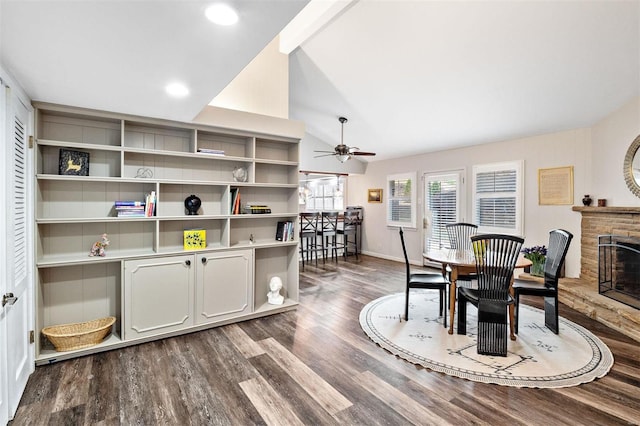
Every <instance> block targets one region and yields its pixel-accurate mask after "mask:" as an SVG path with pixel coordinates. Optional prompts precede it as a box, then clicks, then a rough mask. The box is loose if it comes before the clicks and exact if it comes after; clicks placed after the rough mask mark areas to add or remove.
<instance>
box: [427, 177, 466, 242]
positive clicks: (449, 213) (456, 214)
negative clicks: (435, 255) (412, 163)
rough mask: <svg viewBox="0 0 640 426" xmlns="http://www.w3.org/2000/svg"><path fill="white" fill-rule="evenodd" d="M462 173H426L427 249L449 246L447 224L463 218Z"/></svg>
mask: <svg viewBox="0 0 640 426" xmlns="http://www.w3.org/2000/svg"><path fill="white" fill-rule="evenodd" d="M462 173H463V172H462V171H452V172H446V173H430V174H425V175H424V182H425V185H424V199H425V203H424V204H425V206H424V207H425V212H424V217H425V218H427V221H428V223H429V227H428V229H427V231H428V232H427V233H426V235H425V237H426V241H425V248H426V249H439V248H442V247H448V246H449V236H448V234H447V225H448V224H449V223H455V222H460V221H461V220H462V219H461V217H462V215H461V210H462V209H461V202H460V200H461V198H462V195H463V194H462V181H463V177H462Z"/></svg>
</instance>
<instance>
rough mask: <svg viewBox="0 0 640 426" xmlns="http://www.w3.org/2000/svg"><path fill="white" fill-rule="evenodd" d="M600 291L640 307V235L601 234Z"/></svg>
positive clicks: (599, 256)
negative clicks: (637, 236)
mask: <svg viewBox="0 0 640 426" xmlns="http://www.w3.org/2000/svg"><path fill="white" fill-rule="evenodd" d="M598 291H599V292H600V294H603V295H605V296H607V297H610V298H612V299H613V300H617V301H618V302H622V303H624V304H626V305H629V306H631V307H634V308H636V309H640V238H634V237H625V236H621V235H600V236H599V237H598Z"/></svg>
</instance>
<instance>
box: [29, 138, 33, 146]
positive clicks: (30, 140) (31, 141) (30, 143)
mask: <svg viewBox="0 0 640 426" xmlns="http://www.w3.org/2000/svg"><path fill="white" fill-rule="evenodd" d="M29 149H33V135H31V136H29Z"/></svg>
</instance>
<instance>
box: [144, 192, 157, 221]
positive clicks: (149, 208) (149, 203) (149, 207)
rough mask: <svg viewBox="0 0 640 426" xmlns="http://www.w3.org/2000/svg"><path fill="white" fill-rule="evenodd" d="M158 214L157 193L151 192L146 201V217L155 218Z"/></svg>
mask: <svg viewBox="0 0 640 426" xmlns="http://www.w3.org/2000/svg"><path fill="white" fill-rule="evenodd" d="M155 214H156V191H151V192H150V193H148V194H147V196H146V199H145V210H144V215H145V216H146V217H151V216H155Z"/></svg>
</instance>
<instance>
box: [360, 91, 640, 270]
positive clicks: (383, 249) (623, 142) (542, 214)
mask: <svg viewBox="0 0 640 426" xmlns="http://www.w3.org/2000/svg"><path fill="white" fill-rule="evenodd" d="M638 133H640V98H636V99H634V100H632V101H631V102H629V103H628V104H627V105H625V106H624V107H622V108H621V109H620V110H618V111H615V112H614V113H612V114H611V115H609V116H608V117H606V118H604V119H603V120H601V121H600V122H599V123H597V124H596V125H594V126H593V127H592V128H586V129H576V130H569V131H564V132H558V133H553V134H548V135H540V136H533V137H529V138H523V139H517V140H512V141H504V142H496V143H491V144H487V145H480V146H474V147H469V148H461V149H455V150H448V151H441V152H435V153H429V154H424V155H419V156H412V157H407V158H399V159H394V160H387V161H379V162H373V163H370V164H369V165H368V167H367V170H366V173H365V174H364V175H362V176H352V177H350V178H349V188H348V190H349V204H352V205H356V204H361V205H363V206H365V221H364V224H363V227H364V232H363V248H362V249H363V252H365V253H368V254H372V255H376V256H380V257H385V258H390V259H395V260H401V257H402V250H401V247H400V241H399V238H398V235H397V229H395V228H388V227H387V226H386V219H385V213H386V210H385V209H386V203H382V204H368V203H367V200H366V190H367V188H384V187H385V183H386V176H387V175H390V174H394V173H402V172H412V171H415V172H417V175H418V178H419V177H420V176H421V175H422V174H423V173H426V172H434V171H443V170H451V169H464V170H465V175H466V181H467V182H469V185H467V187H468V188H470V182H471V170H472V166H473V165H474V164H485V163H494V162H501V161H513V160H524V168H525V179H524V183H525V188H524V205H525V218H524V237H525V239H526V242H525V244H526V245H537V244H545V243H546V242H547V240H548V232H549V230H550V229H552V228H556V227H560V228H564V229H566V230H568V231H570V232H572V233H573V234H574V236H575V242H574V243H572V245H571V248H570V250H569V253H568V255H567V261H566V274H567V276H570V277H577V276H579V274H580V244H579V241H580V221H581V216H580V214H579V213H576V212H573V211H572V210H571V206H570V205H566V206H540V205H538V169H540V168H549V167H560V166H573V167H574V204H575V205H581V199H582V197H583V195H584V194H587V193H588V194H590V195H592V196H593V197H595V198H598V197H599V198H607V199H609V201H610V202H609V205H615V206H630V205H634V206H635V205H639V204H640V199H638V198H636V197H634V196H633V195H632V194H631V192H630V191H629V190H628V189H627V188H626V185H625V183H624V178H623V176H622V161H623V159H624V155H625V153H626V150H627V147H628V146H629V144H630V143H631V142H632V141H633V139H634V138H635V137H636V136H637V135H638ZM592 158H593V159H592ZM423 191H424V189H423V185H422V184H421V185H420V192H419V201H418V204H419V205H418V223H419V224H421V223H422V217H423V215H422V208H423V204H422V199H423V196H422V193H423ZM384 199H385V200H386V194H385V196H384ZM465 201H466V219H467V220H471V206H472V203H471V191H470V189H468V190H467V194H466V200H465ZM405 237H406V240H407V250H408V252H409V258H410V259H411V261H412V262H415V263H417V264H420V263H421V259H422V257H421V253H422V238H423V232H422V229H420V228H419V229H417V230H407V232H406V233H405Z"/></svg>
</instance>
